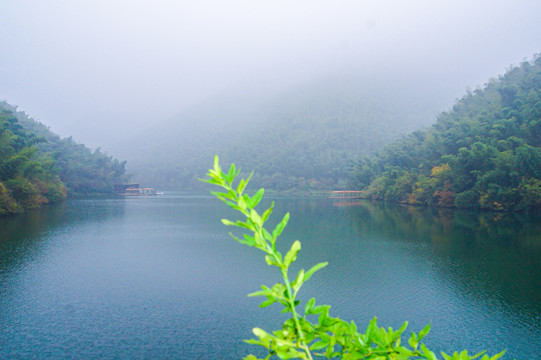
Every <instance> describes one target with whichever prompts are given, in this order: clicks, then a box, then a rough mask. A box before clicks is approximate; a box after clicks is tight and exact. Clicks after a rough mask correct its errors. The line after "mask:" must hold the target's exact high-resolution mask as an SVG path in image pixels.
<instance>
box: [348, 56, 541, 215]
mask: <svg viewBox="0 0 541 360" xmlns="http://www.w3.org/2000/svg"><path fill="white" fill-rule="evenodd" d="M350 180H351V182H352V183H353V184H354V185H355V186H356V187H357V188H361V189H364V190H365V195H366V196H367V197H371V198H373V199H381V200H387V201H394V202H401V203H408V204H427V205H437V206H448V207H459V208H483V209H493V210H528V209H538V210H539V209H541V56H539V55H538V56H535V57H534V59H533V60H532V61H531V62H528V61H526V62H523V63H522V64H521V65H520V66H515V67H512V68H510V69H509V70H508V71H507V73H506V74H505V75H503V76H500V77H499V78H497V79H492V80H490V81H489V82H488V83H487V84H485V86H484V88H479V89H476V90H474V91H469V92H468V93H467V94H466V95H465V96H464V97H463V98H462V99H460V100H459V101H458V102H457V103H456V104H455V105H454V106H453V107H452V109H451V110H450V111H447V112H443V113H442V114H440V116H439V117H438V121H437V123H436V124H434V125H433V126H432V127H430V128H429V129H427V130H425V131H416V132H414V133H412V134H410V135H408V136H406V137H404V138H402V139H401V140H399V141H396V142H394V143H392V144H391V145H388V146H387V147H385V149H383V150H382V151H381V152H379V153H378V154H377V155H376V156H372V157H363V158H361V159H360V160H358V161H357V162H356V164H355V167H354V170H353V173H352V176H351V178H350Z"/></svg>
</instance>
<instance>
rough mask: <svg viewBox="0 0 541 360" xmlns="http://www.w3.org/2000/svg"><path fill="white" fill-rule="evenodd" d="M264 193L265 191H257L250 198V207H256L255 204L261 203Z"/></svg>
mask: <svg viewBox="0 0 541 360" xmlns="http://www.w3.org/2000/svg"><path fill="white" fill-rule="evenodd" d="M264 193H265V189H259V190H258V191H257V192H256V193H255V194H254V196H252V207H256V206H257V204H259V202H260V201H261V199H262V198H263V194H264Z"/></svg>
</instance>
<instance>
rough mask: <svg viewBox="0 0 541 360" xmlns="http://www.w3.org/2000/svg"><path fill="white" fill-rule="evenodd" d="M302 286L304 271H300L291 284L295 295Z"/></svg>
mask: <svg viewBox="0 0 541 360" xmlns="http://www.w3.org/2000/svg"><path fill="white" fill-rule="evenodd" d="M302 284H304V270H302V269H301V271H299V273H298V274H297V278H296V279H295V280H294V281H293V282H292V283H291V286H292V287H293V290H294V291H295V294H296V293H297V292H298V291H299V289H300V288H301V286H302Z"/></svg>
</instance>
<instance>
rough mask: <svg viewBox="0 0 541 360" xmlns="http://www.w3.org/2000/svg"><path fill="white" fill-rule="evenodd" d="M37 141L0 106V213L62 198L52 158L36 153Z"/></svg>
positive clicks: (64, 195) (61, 186) (7, 212)
mask: <svg viewBox="0 0 541 360" xmlns="http://www.w3.org/2000/svg"><path fill="white" fill-rule="evenodd" d="M40 141H41V140H40V139H39V138H37V137H36V136H35V135H34V134H32V133H30V132H28V131H27V130H25V129H24V128H23V127H22V126H21V125H20V124H19V122H18V121H17V119H16V118H15V116H13V114H12V113H11V112H10V111H7V110H5V109H3V108H0V215H6V214H15V213H19V212H22V211H23V209H27V208H35V207H39V206H40V205H41V204H44V203H48V202H54V201H58V200H61V199H63V198H65V197H66V189H65V186H64V184H63V183H62V182H61V181H60V178H59V177H58V172H57V169H56V167H55V164H54V160H53V159H52V158H51V157H50V156H48V155H46V154H42V153H40V152H38V149H37V146H36V145H37V144H38V143H39V142H40Z"/></svg>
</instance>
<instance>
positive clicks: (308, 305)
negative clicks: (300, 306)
mask: <svg viewBox="0 0 541 360" xmlns="http://www.w3.org/2000/svg"><path fill="white" fill-rule="evenodd" d="M315 303H316V299H315V298H311V299H310V300H308V302H307V303H306V305H305V306H304V315H310V314H312V308H313V307H314V305H315Z"/></svg>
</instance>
